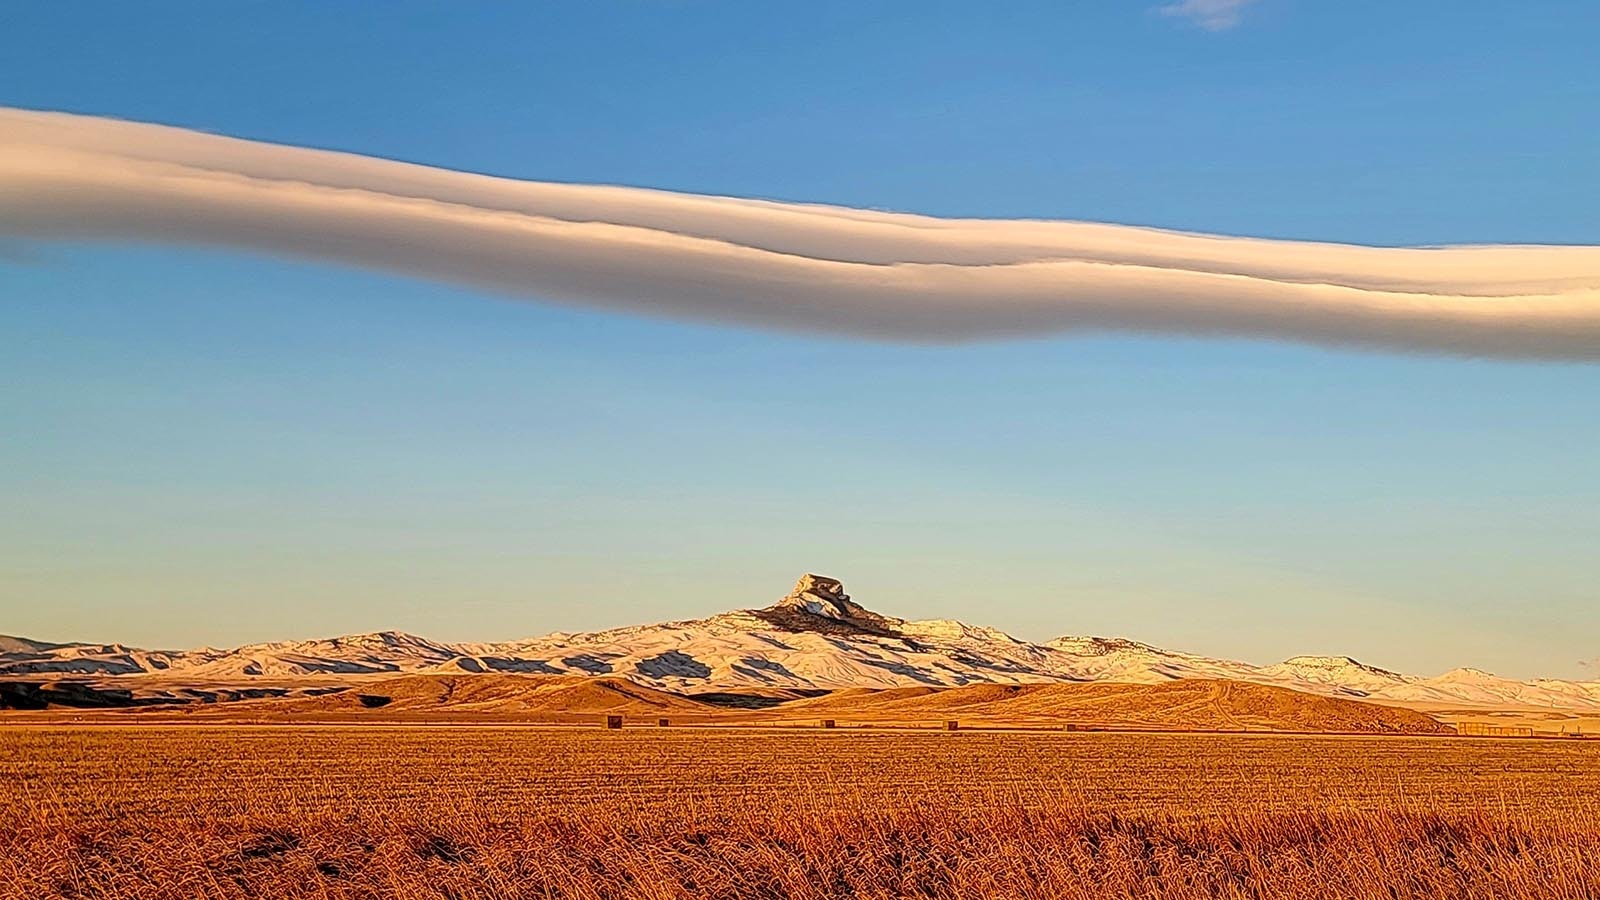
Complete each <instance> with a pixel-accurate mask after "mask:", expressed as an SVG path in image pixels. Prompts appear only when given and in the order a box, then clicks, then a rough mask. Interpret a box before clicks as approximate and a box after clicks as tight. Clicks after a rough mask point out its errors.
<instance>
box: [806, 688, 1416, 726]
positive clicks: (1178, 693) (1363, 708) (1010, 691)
mask: <svg viewBox="0 0 1600 900" xmlns="http://www.w3.org/2000/svg"><path fill="white" fill-rule="evenodd" d="M782 713H783V715H784V716H785V717H798V716H801V715H804V716H812V717H816V718H834V719H840V720H845V721H863V722H865V721H873V722H884V723H890V722H895V721H902V722H911V721H929V720H937V719H957V720H960V721H963V722H970V723H971V724H974V725H981V724H996V725H999V724H1010V725H1069V724H1075V725H1080V726H1084V727H1096V726H1103V727H1119V728H1152V729H1170V730H1178V731H1306V732H1357V733H1369V734H1370V733H1408V734H1432V733H1439V732H1443V731H1445V730H1446V729H1445V727H1444V726H1443V725H1441V724H1439V723H1438V722H1437V721H1435V720H1434V719H1431V718H1429V717H1428V716H1425V715H1423V714H1421V713H1418V712H1413V711H1411V710H1405V709H1395V708H1393V707H1387V706H1379V705H1377V704H1374V703H1363V702H1361V701H1357V700H1344V699H1339V698H1335V697H1322V696H1318V695H1316V694H1307V693H1303V692H1301V691H1293V690H1289V689H1288V688H1279V687H1271V686H1268V685H1260V684H1251V683H1248V682H1239V681H1221V680H1207V679H1187V680H1182V681H1171V682H1165V683H1162V684H1024V685H996V684H980V685H967V686H965V687H958V688H947V689H944V690H929V689H926V688H890V689H886V690H881V691H874V692H867V693H863V692H858V691H847V692H840V693H838V694H832V695H829V696H826V697H820V698H817V699H814V700H798V701H795V702H793V703H787V704H785V705H784V706H783V707H782Z"/></svg>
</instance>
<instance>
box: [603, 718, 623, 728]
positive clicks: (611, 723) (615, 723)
mask: <svg viewBox="0 0 1600 900" xmlns="http://www.w3.org/2000/svg"><path fill="white" fill-rule="evenodd" d="M606 727H607V728H609V729H611V730H612V731H616V730H617V729H619V728H621V727H622V717H621V716H606Z"/></svg>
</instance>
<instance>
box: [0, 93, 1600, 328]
mask: <svg viewBox="0 0 1600 900" xmlns="http://www.w3.org/2000/svg"><path fill="white" fill-rule="evenodd" d="M8 235H9V236H12V237H18V238H32V239H105V240H134V241H157V242H169V243H182V244H202V245H213V246H224V247H234V248H241V249H246V250H255V251H260V252H266V253H273V254H278V255H283V256H293V257H302V258H307V259H316V260H325V261H331V262H337V263H343V264H348V265H355V266H365V267H369V268H374V269H382V270H387V271H393V272H402V273H409V274H412V275H416V276H419V277H425V278H432V279H437V280H441V281H449V282H455V283H459V284H464V285H470V286H474V287H481V288H487V289H490V290H494V291H499V292H502V293H506V294H513V295H518V296H523V297H528V298H533V299H537V300H541V301H547V302H558V303H568V304H579V305H588V306H595V307H604V308H609V309H617V310H625V311H629V312H635V313H641V314H649V315H659V316H672V317H678V318H691V319H701V320H711V321H718V322H726V323H738V324H745V325H751V326H759V327H767V328H781V329H788V330H796V331H811V332H829V333H836V334H848V335H854V336H859V337H870V338H878V339H884V340H910V341H960V340H974V339H983V338H997V337H1008V336H1020V335H1038V334H1045V333H1052V332H1070V331H1082V330H1120V331H1139V332H1150V333H1168V334H1194V335H1234V336H1254V337H1271V338H1281V339H1289V340H1298V341H1306V342H1311V343H1318V344H1360V345H1367V346H1375V347H1386V348H1390V349H1395V350H1401V351H1443V352H1454V353H1464V354H1474V355H1484V356H1500V357H1535V358H1550V359H1583V360H1600V247H1576V246H1557V247H1552V246H1480V247H1444V248H1412V249H1406V248H1374V247H1362V246H1353V245H1344V244H1317V243H1307V242H1297V241H1269V240H1257V239H1249V238H1231V237H1218V236H1211V235H1202V234H1185V233H1181V232H1172V231H1160V230H1156V229H1149V228H1132V227H1127V226H1118V225H1100V224H1094V223H1086V222H1055V221H1012V220H982V219H937V218H931V217H927V216H916V215H905V214H897V213H885V212H876V211H868V210H858V209H847V208H842V207H831V206H815V205H805V204H792V203H776V202H768V201H760V200H741V199H734V198H728V197H706V196H698V195H693V194H676V193H669V192H665V191H652V190H642V189H638V188H624V187H608V186H597V185H572V184H550V183H544V182H532V181H516V180H511V179H504V178H492V177H488V176H484V175H471V174H466V173H462V172H452V171H447V170H443V169H435V168H428V167H425V166H416V165H408V164H405V163H398V162H392V161H389V160H381V159H373V158H370V157H364V156H356V155H352V154H345V153H331V152H327V151H320V150H309V149H303V148H296V147H283V146H277V145H273V144H264V143H257V142H252V141H242V140H236V139H233V138H226V137H220V136H216V135H209V134H200V133H196V132H192V131H184V130H180V129H176V128H166V127H162V126H156V125H144V124H138V123H132V122H121V121H114V120H108V119H98V118H91V117H85V116H73V115H66V114H62V113H40V112H32V111H24V110H9V109H4V108H0V237H5V236H8Z"/></svg>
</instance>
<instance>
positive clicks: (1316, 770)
mask: <svg viewBox="0 0 1600 900" xmlns="http://www.w3.org/2000/svg"><path fill="white" fill-rule="evenodd" d="M0 894H6V895H9V896H16V897H67V896H76V897H140V898H144V897H152V898H161V897H172V898H178V897H184V898H188V897H258V896H290V897H380V896H396V897H412V898H424V897H426V898H434V897H450V898H476V897H484V898H488V897H572V898H602V897H605V898H610V897H638V898H677V897H685V898H687V897H771V898H782V897H800V898H823V897H884V898H888V897H907V896H909V897H994V898H999V897H1007V898H1010V897H1040V898H1045V897H1049V898H1056V897H1085V898H1087V897H1095V898H1100V897H1163V898H1165V897H1171V898H1200V897H1329V898H1332V897H1339V898H1347V897H1563V898H1580V897H1594V896H1600V746H1597V745H1595V744H1588V743H1580V742H1570V743H1561V742H1526V741H1494V740H1483V741H1474V740H1465V739H1420V738H1315V737H1286V736H1276V737H1246V736H1220V735H1114V734H1083V735H1043V734H980V733H955V734H942V733H897V734H889V733H864V732H826V733H825V732H820V731H807V732H760V731H742V732H729V731H680V730H666V731H656V730H640V731H624V732H620V733H606V732H604V731H599V730H586V731H577V730H567V731H557V730H544V729H486V728H463V727H458V728H392V729H385V728H377V727H359V728H327V729H323V728H304V727H302V728H233V729H220V728H219V729H212V728H194V727H190V728H171V729H90V728H85V729H76V730H74V729H27V728H18V729H9V730H0Z"/></svg>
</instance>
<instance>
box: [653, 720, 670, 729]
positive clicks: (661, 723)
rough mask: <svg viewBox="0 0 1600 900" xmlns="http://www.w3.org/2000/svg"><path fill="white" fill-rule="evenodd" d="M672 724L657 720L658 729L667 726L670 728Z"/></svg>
mask: <svg viewBox="0 0 1600 900" xmlns="http://www.w3.org/2000/svg"><path fill="white" fill-rule="evenodd" d="M671 724H672V723H671V722H670V721H669V720H667V719H657V720H656V727H657V728H666V727H667V726H669V725H671Z"/></svg>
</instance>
